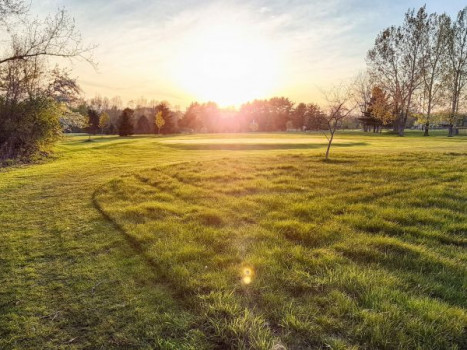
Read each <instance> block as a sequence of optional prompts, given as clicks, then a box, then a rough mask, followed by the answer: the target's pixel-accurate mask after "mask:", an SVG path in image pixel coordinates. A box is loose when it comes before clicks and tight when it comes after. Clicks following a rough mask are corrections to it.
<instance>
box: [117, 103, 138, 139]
mask: <svg viewBox="0 0 467 350" xmlns="http://www.w3.org/2000/svg"><path fill="white" fill-rule="evenodd" d="M133 114H134V111H133V110H132V109H131V108H125V109H124V110H123V112H122V114H121V115H120V118H119V123H118V134H119V135H120V136H130V135H133Z"/></svg>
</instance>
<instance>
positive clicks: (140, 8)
mask: <svg viewBox="0 0 467 350" xmlns="http://www.w3.org/2000/svg"><path fill="white" fill-rule="evenodd" d="M32 3H33V12H36V13H37V12H38V13H40V14H41V15H43V14H46V13H50V12H53V11H54V10H56V9H57V8H58V7H65V8H66V9H67V10H68V11H69V12H70V14H71V15H72V16H73V17H74V18H75V19H76V22H77V24H78V27H79V28H80V30H81V32H82V34H83V37H84V38H85V39H86V40H87V41H88V42H91V43H95V44H98V45H99V47H98V48H97V49H96V50H95V54H94V55H95V58H96V60H97V61H98V63H99V67H98V71H95V70H94V69H93V68H91V67H89V66H87V65H83V64H77V65H76V67H75V69H74V72H75V74H76V75H77V76H78V77H79V81H80V83H81V86H82V88H83V90H84V92H85V94H86V96H87V97H92V96H94V95H95V94H100V95H103V96H108V97H112V96H116V95H118V96H121V97H122V98H123V99H124V100H130V99H138V98H140V97H141V96H144V97H145V98H146V99H148V100H149V99H156V100H166V101H169V102H170V103H172V104H173V105H180V106H181V107H185V106H186V105H188V104H189V103H190V102H191V101H194V100H199V101H205V100H215V101H218V102H220V103H221V104H222V105H235V104H240V103H242V102H245V101H246V100H249V99H252V98H265V97H270V96H272V95H284V96H287V97H290V98H291V99H292V100H294V101H303V102H312V101H317V100H319V99H320V92H319V91H320V89H325V88H326V87H328V86H329V85H331V84H333V83H338V82H339V81H341V80H343V79H350V78H351V77H352V76H354V75H355V74H356V73H357V72H358V71H360V70H362V69H364V68H365V56H366V52H367V51H368V49H369V48H370V47H371V46H372V43H373V41H374V39H375V37H376V35H377V34H378V33H379V32H380V31H381V30H382V29H384V28H385V27H387V26H389V25H392V24H400V23H401V22H402V20H403V15H404V13H405V11H406V10H407V9H408V8H409V7H415V8H418V7H420V6H422V5H423V4H424V3H426V4H427V8H428V11H430V12H433V11H436V12H447V13H448V14H450V15H455V14H456V13H457V12H458V11H459V10H460V9H461V8H462V7H463V6H465V5H466V3H465V0H462V1H461V0H445V1H441V0H436V1H418V0H405V1H402V0H392V1H390V0H388V1H386V0H384V1H378V0H325V1H318V0H296V1H294V0H285V1H279V0H273V1H262V0H250V1H247V0H245V1H212V0H211V1H209V0H197V1H193V0H160V1H149V0H40V1H39V0H32Z"/></svg>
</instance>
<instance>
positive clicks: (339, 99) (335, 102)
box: [324, 85, 355, 160]
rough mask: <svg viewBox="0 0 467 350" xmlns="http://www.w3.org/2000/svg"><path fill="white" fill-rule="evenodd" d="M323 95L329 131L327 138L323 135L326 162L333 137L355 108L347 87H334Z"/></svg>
mask: <svg viewBox="0 0 467 350" xmlns="http://www.w3.org/2000/svg"><path fill="white" fill-rule="evenodd" d="M324 95H325V96H324V97H325V99H326V102H327V106H326V114H325V118H326V122H327V125H328V131H329V136H328V135H326V134H324V135H325V136H326V138H327V140H328V147H327V149H326V156H325V160H328V159H329V151H330V150H331V145H332V142H333V140H334V135H335V133H336V131H337V130H338V129H339V128H340V127H341V126H342V122H343V121H344V119H345V118H347V117H349V116H350V114H351V113H352V111H353V110H354V109H355V106H353V105H352V93H351V90H350V87H348V86H344V85H342V86H335V87H333V88H331V89H330V90H329V91H327V92H325V93H324Z"/></svg>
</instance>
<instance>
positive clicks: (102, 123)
mask: <svg viewBox="0 0 467 350" xmlns="http://www.w3.org/2000/svg"><path fill="white" fill-rule="evenodd" d="M109 123H110V116H109V115H108V114H107V112H102V113H101V115H100V116H99V128H100V129H101V135H104V129H105V128H106V127H107V126H108V125H109Z"/></svg>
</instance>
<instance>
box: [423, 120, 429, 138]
mask: <svg viewBox="0 0 467 350" xmlns="http://www.w3.org/2000/svg"><path fill="white" fill-rule="evenodd" d="M429 128H430V122H428V121H427V122H426V124H425V132H424V134H423V136H430V134H429V133H428V130H429Z"/></svg>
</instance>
